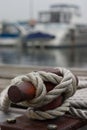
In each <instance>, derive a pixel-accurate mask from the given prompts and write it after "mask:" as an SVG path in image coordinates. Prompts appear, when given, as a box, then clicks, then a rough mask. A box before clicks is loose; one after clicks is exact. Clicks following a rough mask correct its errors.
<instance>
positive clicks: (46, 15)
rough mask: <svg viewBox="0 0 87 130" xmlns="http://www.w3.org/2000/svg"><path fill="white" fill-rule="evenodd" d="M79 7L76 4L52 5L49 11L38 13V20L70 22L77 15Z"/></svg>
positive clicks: (78, 14) (43, 21)
mask: <svg viewBox="0 0 87 130" xmlns="http://www.w3.org/2000/svg"><path fill="white" fill-rule="evenodd" d="M79 16H80V11H79V7H78V6H76V5H67V4H60V5H52V6H51V7H50V10H49V11H42V12H40V13H39V22H42V23H49V22H50V23H67V24H68V23H70V22H71V21H72V19H73V18H76V17H79Z"/></svg>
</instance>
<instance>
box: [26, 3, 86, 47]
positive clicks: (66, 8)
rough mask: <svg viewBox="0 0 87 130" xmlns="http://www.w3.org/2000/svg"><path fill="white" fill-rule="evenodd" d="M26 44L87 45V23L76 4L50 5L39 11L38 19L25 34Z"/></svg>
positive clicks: (53, 45) (54, 45)
mask: <svg viewBox="0 0 87 130" xmlns="http://www.w3.org/2000/svg"><path fill="white" fill-rule="evenodd" d="M27 39H28V40H27V44H28V46H34V45H35V46H45V47H49V46H50V47H69V46H72V45H74V46H83V45H84V46H85V45H87V25H85V24H83V23H82V17H81V14H80V9H79V7H78V6H76V5H69V4H59V5H57V4H56V5H52V6H51V7H50V9H49V10H48V11H42V12H40V13H39V21H38V23H37V24H36V25H35V27H34V29H33V30H32V32H31V33H30V34H29V35H28V36H27Z"/></svg>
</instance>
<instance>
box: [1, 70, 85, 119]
mask: <svg viewBox="0 0 87 130" xmlns="http://www.w3.org/2000/svg"><path fill="white" fill-rule="evenodd" d="M55 69H56V70H57V69H58V71H59V72H60V73H61V74H62V76H59V75H57V74H55V73H51V72H45V71H38V72H31V73H28V74H26V75H21V76H17V77H15V78H14V79H12V80H11V84H10V85H9V86H8V87H6V89H4V90H3V91H2V92H1V94H0V109H1V110H2V111H5V112H6V111H8V109H9V106H10V104H11V101H10V99H9V97H8V89H9V87H10V86H11V85H18V84H20V83H22V82H25V81H29V82H31V83H32V84H33V85H34V86H35V88H36V94H35V97H34V98H33V99H32V100H30V101H24V102H21V104H22V105H24V106H28V109H27V110H26V115H27V116H28V118H31V119H38V120H46V119H54V118H57V117H58V116H63V115H64V114H65V113H66V112H69V113H70V114H71V115H75V116H77V117H79V118H84V119H87V110H86V109H87V96H86V95H87V81H86V80H84V79H82V80H81V79H78V80H77V77H76V76H75V75H74V74H73V73H72V72H71V71H70V70H67V69H65V68H55ZM44 81H48V82H51V83H54V84H55V87H54V88H53V89H52V90H50V91H48V92H47V90H46V86H45V84H44ZM62 94H63V95H64V101H63V103H62V105H61V106H59V107H57V108H55V109H51V110H46V111H41V110H38V108H39V107H43V106H44V105H47V104H48V103H51V102H52V101H54V100H55V99H56V98H57V97H59V96H60V95H62ZM81 94H83V95H81Z"/></svg>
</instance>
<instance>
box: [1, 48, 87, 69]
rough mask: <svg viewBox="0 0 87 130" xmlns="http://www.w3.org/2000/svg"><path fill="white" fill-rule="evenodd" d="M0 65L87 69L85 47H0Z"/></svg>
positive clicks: (86, 50)
mask: <svg viewBox="0 0 87 130" xmlns="http://www.w3.org/2000/svg"><path fill="white" fill-rule="evenodd" d="M0 64H17V65H28V66H31V65H33V66H36V65H37V66H53V67H55V66H61V67H78V68H87V47H83V48H65V49H58V48H57V49H40V48H25V49H23V48H18V47H0Z"/></svg>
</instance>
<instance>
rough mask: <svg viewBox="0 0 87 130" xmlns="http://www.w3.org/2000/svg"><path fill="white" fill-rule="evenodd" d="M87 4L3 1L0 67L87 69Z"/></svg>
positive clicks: (77, 0) (0, 5)
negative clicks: (5, 65)
mask: <svg viewBox="0 0 87 130" xmlns="http://www.w3.org/2000/svg"><path fill="white" fill-rule="evenodd" d="M86 12H87V0H83V1H81V0H73V1H70V0H44V1H43V0H15V1H12V0H0V64H8V65H9V64H11V65H19V66H22V65H26V66H53V67H55V66H60V67H71V68H72V67H74V68H87V13H86Z"/></svg>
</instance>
